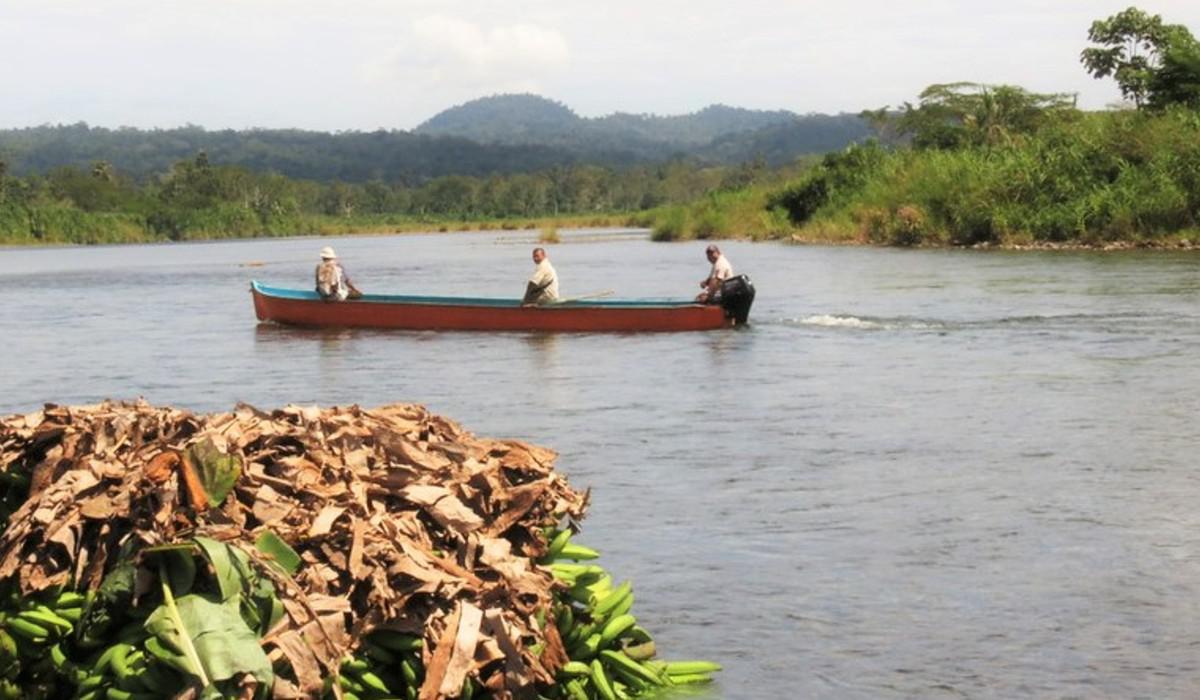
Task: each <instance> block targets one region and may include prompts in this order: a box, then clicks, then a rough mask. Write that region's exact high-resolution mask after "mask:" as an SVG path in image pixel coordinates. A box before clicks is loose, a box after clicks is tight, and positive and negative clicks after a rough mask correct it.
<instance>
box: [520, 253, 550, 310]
mask: <svg viewBox="0 0 1200 700" xmlns="http://www.w3.org/2000/svg"><path fill="white" fill-rule="evenodd" d="M533 264H534V265H536V266H537V267H535V268H534V269H533V274H532V275H531V276H530V277H529V283H528V284H526V285H525V297H524V298H523V299H521V305H522V306H528V305H531V304H545V303H546V302H551V301H558V273H557V272H555V271H554V266H553V265H551V264H550V260H549V258H547V257H546V249H545V248H534V249H533Z"/></svg>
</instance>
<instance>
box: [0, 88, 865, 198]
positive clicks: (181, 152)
mask: <svg viewBox="0 0 1200 700" xmlns="http://www.w3.org/2000/svg"><path fill="white" fill-rule="evenodd" d="M868 133H869V130H868V126H867V125H866V124H865V123H864V122H863V121H862V120H861V119H860V118H859V117H858V116H857V115H835V116H827V115H807V116H799V115H796V114H793V113H791V112H786V111H755V110H746V109H739V108H734V107H726V106H720V105H717V106H711V107H708V108H705V109H703V110H701V111H699V112H696V113H694V114H690V115H683V116H665V117H662V116H652V115H631V114H614V115H610V116H607V117H601V118H595V119H586V118H581V117H579V116H577V115H576V114H575V113H574V112H573V111H572V110H570V109H569V108H568V107H566V106H564V105H562V104H559V103H556V102H553V101H551V100H547V99H545V98H540V97H535V96H532V95H504V96H497V97H489V98H484V99H481V100H475V101H473V102H470V103H467V104H465V105H461V106H458V107H454V108H452V109H449V110H446V111H444V112H442V113H440V114H438V115H437V116H435V117H433V118H432V119H430V120H429V121H427V122H426V123H424V124H422V125H421V126H419V127H418V128H417V129H414V130H413V131H411V132H408V131H398V130H392V131H383V130H380V131H372V132H360V131H347V132H337V133H326V132H315V131H301V130H296V129H252V130H246V131H233V130H223V131H209V130H206V129H204V128H202V127H199V126H187V127H181V128H175V129H152V130H143V129H133V128H119V129H107V128H102V127H90V126H88V125H87V124H84V123H79V124H73V125H58V126H48V125H47V126H38V127H30V128H25V129H8V130H0V163H2V164H3V166H4V169H5V170H7V172H8V173H9V174H12V175H19V176H25V175H31V174H45V173H48V172H49V171H51V170H53V169H55V168H58V167H62V166H74V167H80V168H87V167H90V166H92V165H93V164H95V163H97V162H107V163H110V164H111V165H112V166H113V167H114V168H115V169H116V170H117V171H118V172H120V173H122V174H124V175H128V176H130V177H133V178H135V179H138V180H144V179H146V178H149V177H152V176H154V175H156V174H160V173H163V172H166V171H167V170H168V169H170V167H171V166H172V164H174V163H176V162H178V161H180V160H184V159H189V158H192V157H194V156H195V155H196V154H197V153H199V152H201V151H203V152H204V153H206V154H207V157H208V159H209V161H210V162H212V163H214V164H221V165H238V166H242V167H245V168H248V169H251V170H255V171H270V172H277V173H280V174H282V175H286V176H287V177H290V178H299V179H309V180H317V181H322V182H331V181H344V182H368V181H383V182H389V183H405V184H410V185H415V184H420V183H422V182H426V181H428V180H431V179H433V178H437V177H441V176H446V175H470V176H486V175H491V174H510V173H519V172H536V171H544V170H547V169H549V168H553V167H556V166H570V165H579V164H585V163H586V164H594V165H602V166H607V167H613V168H624V167H630V166H636V165H644V164H648V163H656V162H663V161H667V160H672V159H680V158H684V159H690V160H693V161H695V162H697V163H701V164H704V163H721V164H735V163H742V162H748V161H753V160H762V161H765V162H767V163H769V164H771V165H778V164H783V163H787V162H790V161H792V160H794V159H795V158H797V157H798V156H801V155H806V154H812V153H824V152H826V151H830V150H836V149H841V148H843V147H845V146H846V145H847V144H849V143H851V142H854V141H861V140H863V139H865V138H866V137H867V135H868Z"/></svg>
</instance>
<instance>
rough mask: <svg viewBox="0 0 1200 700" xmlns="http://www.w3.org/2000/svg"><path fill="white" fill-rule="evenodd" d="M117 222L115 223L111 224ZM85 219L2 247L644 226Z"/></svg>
mask: <svg viewBox="0 0 1200 700" xmlns="http://www.w3.org/2000/svg"><path fill="white" fill-rule="evenodd" d="M114 222H115V223H114ZM86 223H87V222H86V220H85V221H84V222H83V223H82V224H77V225H75V226H72V227H71V228H70V229H58V228H51V229H49V230H47V231H45V232H44V233H43V235H40V236H34V235H30V234H23V235H19V236H18V235H8V236H4V235H0V248H20V247H26V246H36V247H45V246H60V245H61V246H73V245H84V246H86V245H121V244H146V243H178V242H187V241H219V240H250V239H266V238H296V237H319V236H343V235H355V236H367V235H379V236H389V235H398V234H410V233H450V232H471V231H532V232H536V233H537V234H538V237H539V239H540V240H543V241H545V242H547V243H554V242H556V241H557V239H558V237H559V230H560V229H575V228H619V227H626V226H629V227H639V228H641V227H647V226H648V221H647V220H646V219H645V217H644V216H642V215H637V214H629V213H624V214H623V213H617V214H590V215H568V216H547V217H522V218H519V219H516V218H509V219H475V220H470V219H436V218H429V219H414V218H400V217H394V216H358V217H352V218H347V217H335V216H312V217H304V218H301V219H297V220H296V221H295V227H294V228H287V227H282V226H279V227H271V228H269V229H261V230H253V231H236V230H227V229H209V228H201V229H195V230H188V231H187V232H186V233H184V234H183V235H180V236H178V237H165V236H162V235H157V234H155V233H154V232H153V231H151V230H149V228H148V227H146V226H145V225H144V224H143V222H140V221H138V220H137V218H136V217H134V216H132V215H129V216H121V217H119V221H118V220H116V219H114V217H112V216H106V217H104V219H103V220H101V219H99V218H97V220H96V221H95V222H94V223H95V224H96V225H95V228H87V227H86Z"/></svg>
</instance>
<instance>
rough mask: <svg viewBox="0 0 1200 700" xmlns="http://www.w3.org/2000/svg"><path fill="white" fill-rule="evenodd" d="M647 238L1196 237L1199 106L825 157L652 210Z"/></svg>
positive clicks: (1014, 240) (1079, 240)
mask: <svg viewBox="0 0 1200 700" xmlns="http://www.w3.org/2000/svg"><path fill="white" fill-rule="evenodd" d="M653 228H654V231H655V237H656V238H659V239H667V240H671V239H680V238H707V237H713V236H739V237H748V238H761V237H774V238H778V237H795V238H798V239H804V240H815V241H847V240H853V241H858V242H863V243H882V244H889V245H902V246H913V245H1037V244H1067V245H1071V244H1077V245H1104V244H1109V243H1114V242H1128V243H1141V242H1148V243H1160V244H1161V243H1169V242H1172V241H1177V240H1178V239H1180V238H1182V239H1189V240H1192V242H1193V243H1194V242H1195V239H1197V238H1200V113H1197V112H1195V111H1190V110H1184V109H1178V110H1173V111H1169V112H1166V113H1162V114H1144V113H1138V112H1105V113H1097V114H1087V115H1081V116H1080V117H1079V118H1078V119H1074V120H1064V121H1061V122H1058V123H1055V124H1053V125H1051V126H1048V127H1046V128H1044V129H1042V130H1040V131H1038V132H1037V133H1036V134H1033V135H1032V136H1026V137H1020V138H1014V139H1012V140H1011V141H1009V142H1007V143H1003V144H1000V145H992V146H979V147H970V148H960V149H956V150H937V149H925V150H912V149H908V148H903V149H897V150H888V149H885V148H883V147H881V146H879V145H877V144H874V143H871V144H866V145H860V146H852V147H850V148H849V149H847V150H846V151H843V152H841V153H836V154H830V155H829V156H827V157H826V158H825V160H824V161H823V162H822V163H821V164H820V165H819V166H817V167H815V168H813V169H811V170H810V171H808V172H807V173H806V174H805V175H803V176H802V177H800V178H799V179H797V180H795V181H793V182H791V183H789V184H788V185H786V186H784V187H782V188H777V189H773V190H770V191H766V190H762V189H751V190H745V191H741V192H737V193H728V194H723V195H720V196H711V197H709V198H706V199H704V200H702V201H699V202H697V203H694V204H692V205H689V206H686V207H677V208H673V209H668V210H661V211H659V212H658V213H657V215H656V217H655V219H654V222H653Z"/></svg>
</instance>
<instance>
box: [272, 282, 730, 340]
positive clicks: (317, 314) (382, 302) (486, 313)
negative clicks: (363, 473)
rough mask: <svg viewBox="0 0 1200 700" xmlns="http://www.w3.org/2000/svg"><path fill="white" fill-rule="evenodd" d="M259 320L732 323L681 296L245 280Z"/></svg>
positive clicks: (577, 325)
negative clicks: (357, 294) (527, 294)
mask: <svg viewBox="0 0 1200 700" xmlns="http://www.w3.org/2000/svg"><path fill="white" fill-rule="evenodd" d="M250 293H251V294H252V296H253V297H254V313H255V314H256V315H257V316H258V320H259V321H270V322H274V323H282V324H288V325H296V326H309V327H322V326H329V327H354V328H401V329H411V330H463V331H577V332H594V331H599V332H611V331H703V330H713V329H717V328H724V327H726V326H731V325H734V321H733V320H732V319H731V318H730V317H728V316H727V313H726V311H725V310H724V309H723V308H721V307H720V306H718V305H713V304H697V303H695V302H693V301H690V300H680V299H634V300H624V299H622V300H618V299H590V300H589V299H578V300H574V301H570V300H568V301H563V302H559V303H554V304H544V305H541V306H521V302H520V300H518V299H491V298H470V297H431V296H406V295H405V296H402V295H389V294H365V295H363V296H362V298H360V299H353V300H347V301H334V302H329V301H323V300H322V299H321V298H320V296H318V295H317V293H316V292H314V291H310V290H301V289H283V288H279V287H269V286H267V285H264V284H260V283H259V282H257V281H253V282H251V283H250Z"/></svg>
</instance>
